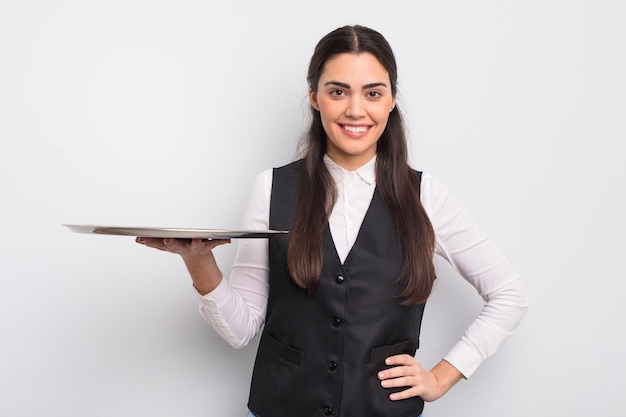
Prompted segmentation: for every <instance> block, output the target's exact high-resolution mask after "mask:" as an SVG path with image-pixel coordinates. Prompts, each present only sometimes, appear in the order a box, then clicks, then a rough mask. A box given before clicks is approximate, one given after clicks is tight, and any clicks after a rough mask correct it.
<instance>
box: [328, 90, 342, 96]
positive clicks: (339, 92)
mask: <svg viewBox="0 0 626 417" xmlns="http://www.w3.org/2000/svg"><path fill="white" fill-rule="evenodd" d="M330 95H331V96H336V97H339V96H342V95H343V91H341V90H332V91H331V92H330Z"/></svg>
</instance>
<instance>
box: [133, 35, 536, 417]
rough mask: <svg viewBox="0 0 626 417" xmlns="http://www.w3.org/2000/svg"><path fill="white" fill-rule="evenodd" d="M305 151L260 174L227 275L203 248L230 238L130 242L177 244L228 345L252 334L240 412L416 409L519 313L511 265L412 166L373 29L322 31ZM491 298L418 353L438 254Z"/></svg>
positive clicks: (391, 61)
mask: <svg viewBox="0 0 626 417" xmlns="http://www.w3.org/2000/svg"><path fill="white" fill-rule="evenodd" d="M308 82H309V87H310V90H309V99H310V103H311V114H312V118H311V124H310V127H309V129H308V132H307V133H306V135H305V137H304V141H305V143H304V144H305V152H304V154H303V157H302V158H301V159H299V160H297V161H294V162H292V163H290V164H288V165H286V166H283V167H280V168H275V169H269V170H266V171H264V172H262V173H260V174H259V176H258V177H257V179H256V182H255V185H254V188H253V192H252V195H251V197H250V201H249V205H248V207H247V209H246V210H245V214H244V216H243V220H242V228H245V229H256V230H260V229H277V230H289V231H290V233H289V235H287V236H285V237H278V238H273V239H269V240H262V239H249V240H241V241H240V243H239V246H238V250H237V255H236V260H235V264H234V266H233V268H232V271H231V274H230V278H229V279H228V280H227V279H224V278H223V275H222V273H221V272H220V269H219V268H218V266H217V264H216V261H215V258H214V257H213V254H212V250H213V249H214V248H215V247H217V246H218V245H221V244H224V243H227V242H228V241H227V240H212V241H201V240H198V239H194V240H192V241H191V242H185V241H182V240H176V239H148V238H141V237H139V238H137V241H138V242H139V243H143V244H146V245H148V246H151V247H155V248H158V249H161V250H165V251H169V252H172V253H177V254H179V255H181V256H182V259H183V261H184V262H185V265H186V267H187V269H188V271H189V273H190V275H191V278H192V280H193V283H194V286H195V288H196V290H197V291H198V293H199V295H200V311H201V313H202V314H203V316H204V317H205V318H206V319H207V320H208V321H209V322H210V323H211V324H212V325H213V327H214V328H215V330H216V331H217V332H218V333H219V334H220V335H221V336H222V337H223V338H224V339H225V340H227V341H228V342H229V343H230V344H232V345H233V346H234V347H241V346H244V345H246V344H247V343H248V342H249V341H250V340H251V339H252V338H253V337H254V336H255V335H256V334H257V333H258V331H259V330H261V329H263V331H262V335H261V339H260V342H259V349H258V352H257V358H256V361H255V366H254V371H253V376H252V383H251V388H250V397H249V402H248V407H249V409H250V414H249V416H256V417H294V416H298V417H313V416H346V417H356V416H358V417H369V416H371V417H380V416H389V417H417V416H419V415H420V414H421V413H422V409H423V407H424V401H434V400H436V399H438V398H440V397H441V396H442V395H444V394H445V393H446V392H447V391H448V390H449V389H450V388H451V387H452V386H453V385H454V384H455V383H456V382H458V381H459V380H460V379H462V378H467V377H469V376H470V375H471V374H472V373H473V372H474V371H475V369H476V368H477V367H478V365H479V364H480V363H481V362H482V361H483V360H484V359H485V358H487V357H488V356H490V355H491V354H493V353H494V352H495V351H496V350H497V349H498V347H499V346H501V344H502V343H503V341H504V340H505V339H507V338H508V337H509V336H510V335H511V334H512V333H513V331H514V330H515V328H516V327H517V325H518V323H519V321H520V320H521V319H522V317H523V315H524V313H525V311H526V308H527V301H526V299H525V296H524V294H523V289H522V282H521V279H520V276H519V275H518V273H517V272H516V271H515V269H514V268H513V267H512V266H511V264H510V263H509V262H508V261H507V259H506V258H505V257H504V256H503V254H502V253H501V252H500V251H499V250H498V249H497V248H496V246H495V245H494V244H493V243H492V242H491V241H490V240H489V239H488V238H487V237H486V236H485V235H484V233H483V232H482V231H481V230H480V229H479V227H478V226H477V225H476V224H475V223H474V221H473V220H472V219H471V217H470V216H469V215H468V214H467V213H466V212H465V211H464V210H463V208H462V207H461V206H460V205H459V203H458V202H457V201H456V200H455V199H454V198H453V197H452V196H451V195H450V194H449V192H448V190H447V188H446V187H445V186H444V185H443V184H442V183H441V182H439V181H438V180H437V179H436V178H435V177H433V176H432V175H430V174H428V173H421V172H419V171H415V170H413V169H412V168H411V167H410V166H409V163H408V156H407V144H406V137H405V135H406V133H405V126H404V124H403V121H402V116H401V112H400V109H399V108H398V106H397V103H396V94H397V90H396V86H397V68H396V62H395V57H394V54H393V52H392V50H391V48H390V46H389V44H388V43H387V41H386V40H385V38H384V37H383V36H382V35H381V34H380V33H378V32H376V31H374V30H372V29H369V28H366V27H362V26H344V27H341V28H338V29H336V30H334V31H332V32H330V33H329V34H327V35H326V36H324V37H323V38H322V39H321V40H320V41H319V43H318V45H317V46H316V48H315V51H314V54H313V56H312V58H311V62H310V66H309V72H308ZM435 254H437V255H439V256H441V257H443V258H444V259H446V260H448V261H449V262H450V263H451V264H452V265H453V266H454V267H455V268H456V269H457V270H458V271H459V272H460V274H461V275H463V277H465V279H466V280H468V281H469V282H470V283H471V284H472V285H474V286H475V287H476V289H477V290H478V292H479V294H481V296H482V297H483V298H484V299H485V301H486V305H485V307H484V309H483V311H482V313H481V314H480V315H479V317H478V318H477V319H476V320H475V321H474V322H473V323H472V324H471V325H470V327H469V328H468V329H467V330H466V332H465V333H464V334H463V335H462V337H461V338H460V340H459V342H458V343H457V344H456V345H455V346H454V347H453V349H452V350H451V351H450V352H449V353H448V354H447V355H446V356H445V357H444V358H443V359H442V360H441V362H439V363H438V364H437V365H436V366H435V367H434V368H433V369H431V370H426V369H424V368H423V367H422V365H421V364H420V362H419V360H418V359H417V358H416V357H415V353H416V350H417V348H418V347H419V333H420V324H421V320H422V313H423V311H424V303H425V302H426V300H427V298H428V296H429V294H430V292H431V289H432V287H433V284H434V281H435V268H434V265H433V257H434V255H435Z"/></svg>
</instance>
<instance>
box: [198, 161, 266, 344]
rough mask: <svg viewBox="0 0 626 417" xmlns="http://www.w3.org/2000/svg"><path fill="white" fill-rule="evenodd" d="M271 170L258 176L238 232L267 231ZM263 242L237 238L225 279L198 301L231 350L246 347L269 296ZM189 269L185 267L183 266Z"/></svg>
mask: <svg viewBox="0 0 626 417" xmlns="http://www.w3.org/2000/svg"><path fill="white" fill-rule="evenodd" d="M271 190H272V170H271V169H268V170H265V171H262V172H261V173H259V174H258V175H257V177H256V179H255V181H254V185H253V187H252V192H251V195H250V197H249V199H248V203H247V205H246V207H245V209H244V212H243V216H242V219H241V223H240V225H241V229H249V230H267V229H269V212H270V196H271ZM268 254H269V243H268V240H267V239H239V240H238V241H237V252H236V256H235V261H234V264H233V267H232V269H231V273H230V277H229V279H224V278H223V277H221V274H220V280H219V282H218V284H217V286H216V287H215V288H214V289H213V290H212V291H210V292H208V293H206V294H203V291H202V290H201V289H200V288H198V286H197V284H196V283H195V282H194V286H196V289H197V290H198V294H199V296H200V297H199V298H200V314H201V315H202V316H203V317H204V318H205V319H206V320H207V321H208V322H209V323H210V324H211V325H212V326H213V328H214V329H215V330H216V331H217V333H218V334H219V335H220V336H221V337H222V338H223V339H224V340H226V341H227V342H228V343H229V344H231V345H232V346H233V347H235V348H241V347H243V346H246V345H247V344H248V343H249V342H250V340H252V338H254V336H255V335H256V334H257V333H258V331H259V330H260V329H261V327H262V326H263V323H264V322H265V312H266V309H267V296H268V293H269V255H268ZM187 267H188V269H189V265H187Z"/></svg>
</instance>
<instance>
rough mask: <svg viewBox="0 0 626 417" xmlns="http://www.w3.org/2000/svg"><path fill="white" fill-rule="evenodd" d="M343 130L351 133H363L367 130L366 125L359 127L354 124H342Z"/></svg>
mask: <svg viewBox="0 0 626 417" xmlns="http://www.w3.org/2000/svg"><path fill="white" fill-rule="evenodd" d="M343 128H344V129H345V130H347V131H348V132H352V133H363V132H365V131H366V130H367V128H366V127H363V126H360V127H356V126H344V127H343Z"/></svg>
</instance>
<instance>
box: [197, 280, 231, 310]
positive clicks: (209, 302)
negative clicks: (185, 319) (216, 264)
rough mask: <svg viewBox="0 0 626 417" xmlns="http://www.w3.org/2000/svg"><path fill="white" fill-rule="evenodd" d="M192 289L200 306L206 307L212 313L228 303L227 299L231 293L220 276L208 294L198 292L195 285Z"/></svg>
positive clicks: (228, 286)
mask: <svg viewBox="0 0 626 417" xmlns="http://www.w3.org/2000/svg"><path fill="white" fill-rule="evenodd" d="M194 290H195V291H196V294H198V298H199V299H200V307H202V308H206V309H208V310H209V311H211V312H213V313H216V312H217V311H218V310H219V309H220V308H222V307H223V306H224V305H225V304H226V303H228V300H229V299H230V297H231V295H232V289H231V287H230V285H228V283H227V282H226V280H225V279H224V278H222V280H221V281H220V283H219V285H218V286H217V287H215V288H214V289H213V291H211V292H210V293H208V294H205V295H202V294H200V293H199V292H198V290H197V289H196V287H194Z"/></svg>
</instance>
